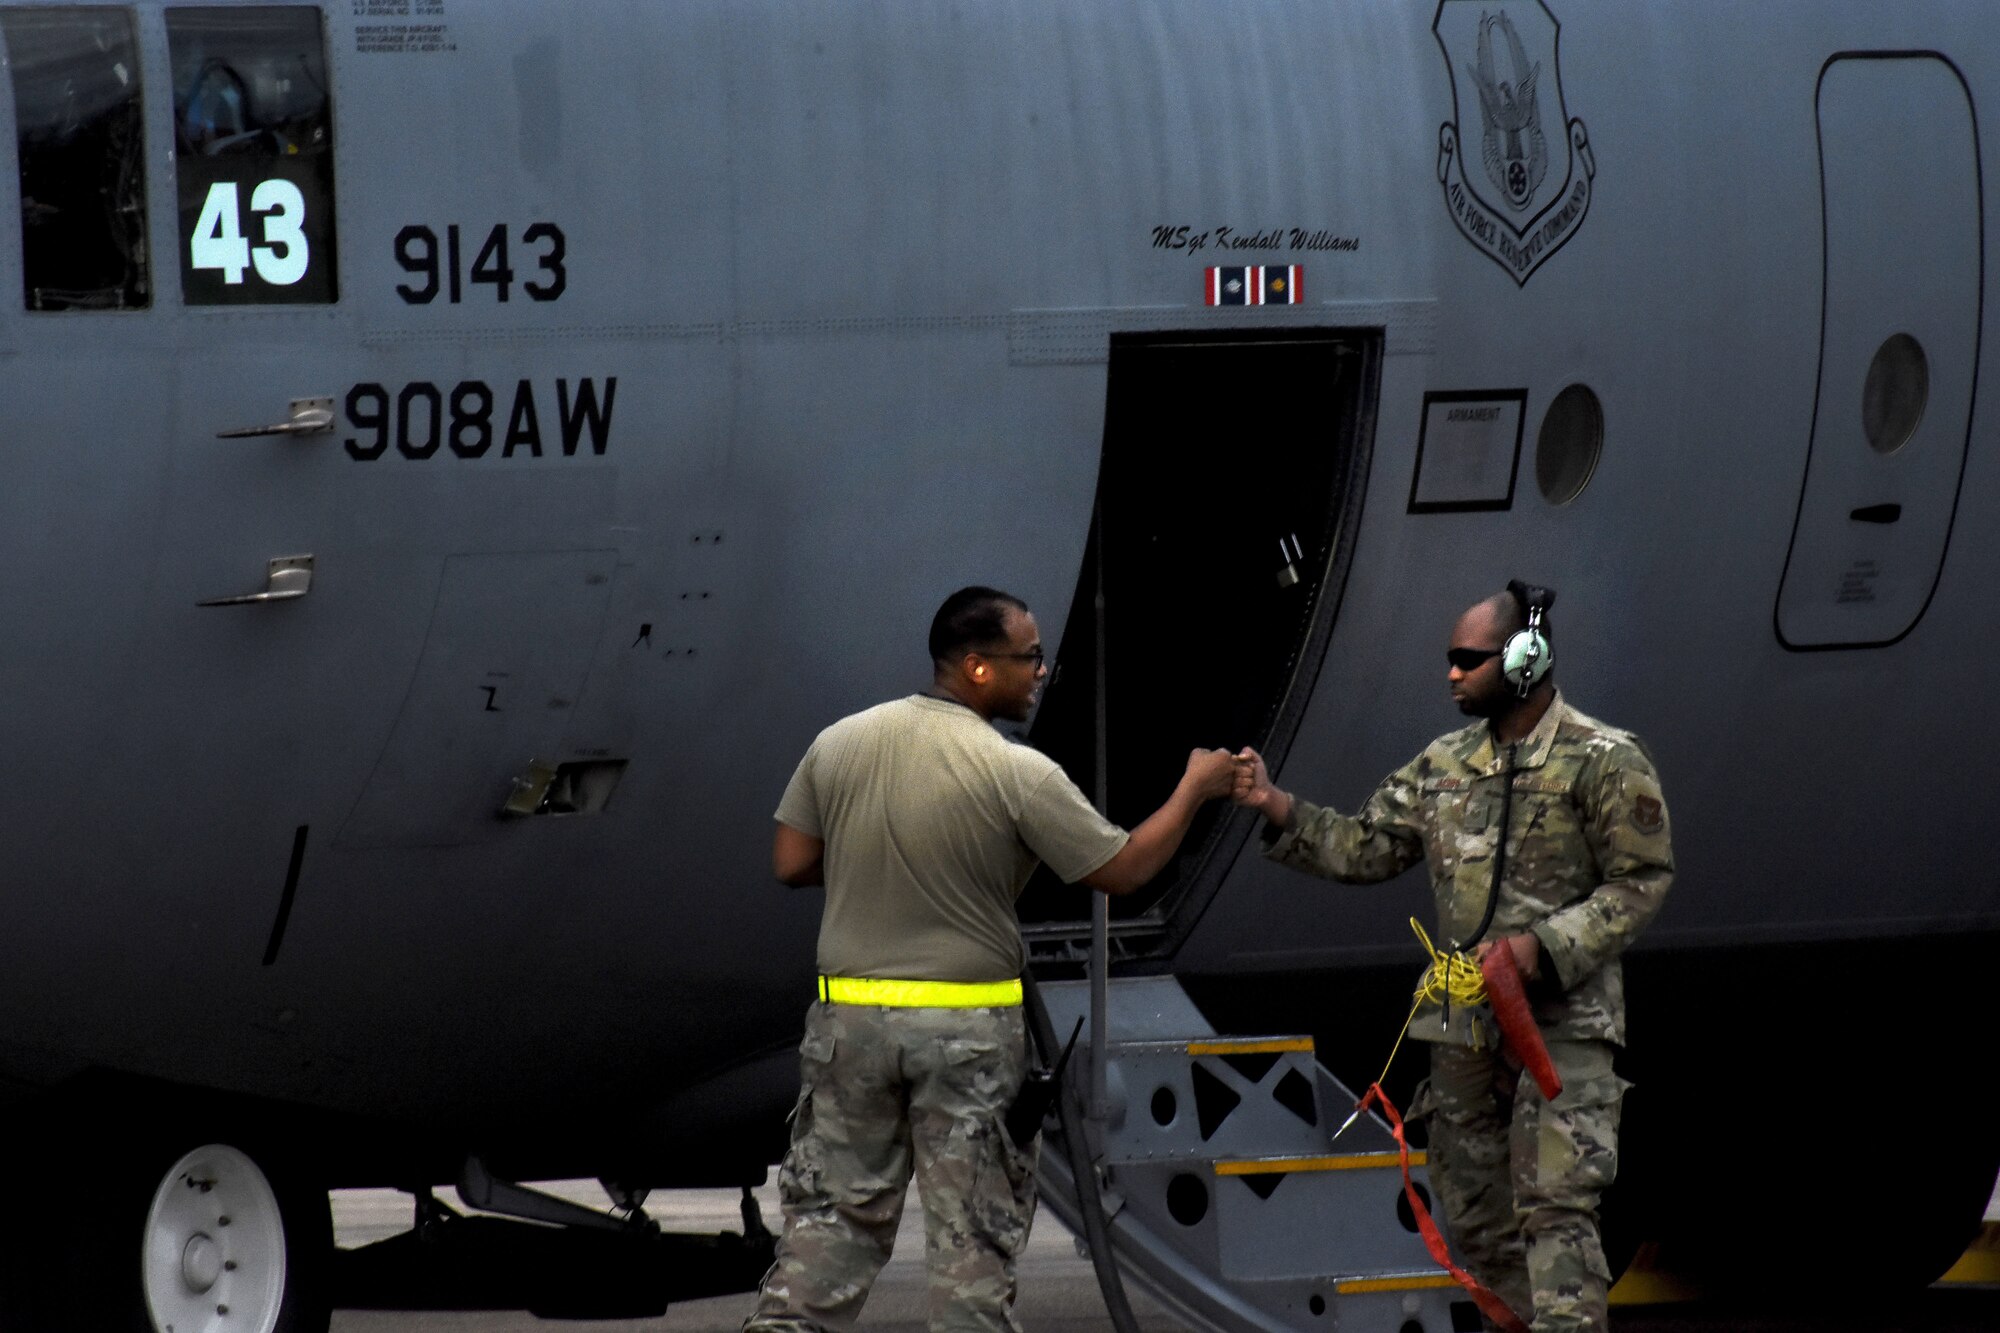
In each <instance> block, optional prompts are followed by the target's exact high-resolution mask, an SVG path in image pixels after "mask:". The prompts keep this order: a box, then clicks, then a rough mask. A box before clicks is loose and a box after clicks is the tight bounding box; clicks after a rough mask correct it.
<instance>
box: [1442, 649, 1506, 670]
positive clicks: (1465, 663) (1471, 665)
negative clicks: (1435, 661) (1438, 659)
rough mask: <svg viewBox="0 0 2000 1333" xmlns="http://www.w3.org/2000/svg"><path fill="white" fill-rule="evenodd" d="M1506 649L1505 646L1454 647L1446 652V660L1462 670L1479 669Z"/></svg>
mask: <svg viewBox="0 0 2000 1333" xmlns="http://www.w3.org/2000/svg"><path fill="white" fill-rule="evenodd" d="M1506 651H1507V650H1506V649H1504V648H1453V649H1450V650H1448V651H1447V652H1446V653H1445V655H1444V660H1445V661H1447V662H1449V663H1451V664H1452V665H1453V666H1455V667H1457V668H1458V669H1459V670H1460V671H1477V670H1479V668H1481V667H1483V666H1485V665H1486V664H1487V662H1489V661H1491V660H1492V659H1493V658H1496V657H1498V656H1500V654H1501V653H1503V652H1506Z"/></svg>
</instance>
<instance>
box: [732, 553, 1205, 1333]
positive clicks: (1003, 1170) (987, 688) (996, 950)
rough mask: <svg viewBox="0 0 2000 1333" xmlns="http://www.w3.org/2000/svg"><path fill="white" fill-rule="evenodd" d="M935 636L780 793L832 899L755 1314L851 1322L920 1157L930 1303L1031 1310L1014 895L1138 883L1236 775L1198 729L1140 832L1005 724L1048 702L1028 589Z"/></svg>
mask: <svg viewBox="0 0 2000 1333" xmlns="http://www.w3.org/2000/svg"><path fill="white" fill-rule="evenodd" d="M930 650H931V660H932V665H933V668H934V672H935V674H934V677H933V682H932V689H931V690H930V691H929V692H928V693H926V694H920V695H912V696H910V697H909V698H906V699H897V700H892V701H891V702H889V703H885V704H879V705H877V706H876V707H874V708H870V709H867V710H865V711H863V712H860V713H856V714H854V715H853V716H851V717H845V718H842V719H841V720H840V721H838V722H836V723H834V724H833V725H832V726H830V727H828V728H827V729H826V730H825V731H823V732H821V733H820V735H819V737H818V739H816V740H815V741H814V742H813V744H812V748H811V749H809V750H808V751H807V752H806V756H805V758H804V759H803V760H801V761H800V763H799V766H798V770H797V771H796V772H795V773H794V774H793V775H792V781H791V783H790V785H789V786H787V787H786V789H785V795H784V799H783V800H782V801H781V802H780V803H779V805H778V810H777V821H778V823H777V828H776V830H775V832H774V834H773V837H772V846H771V867H772V869H773V871H775V872H776V874H777V876H778V878H779V879H780V880H782V881H783V882H785V883H786V884H790V885H793V886H799V887H802V886H805V885H809V884H821V883H824V884H825V886H826V903H825V908H824V911H823V912H822V914H821V917H820V934H819V971H820V982H819V1002H818V1003H816V1004H814V1005H813V1006H812V1007H811V1009H810V1010H809V1011H808V1013H807V1016H806V1035H805V1040H804V1042H803V1043H801V1045H800V1047H799V1064H800V1072H801V1077H800V1082H801V1084H802V1087H801V1089H800V1092H799V1100H798V1105H797V1107H796V1108H795V1109H794V1111H793V1121H792V1143H791V1148H790V1150H789V1151H788V1152H787V1153H786V1155H785V1161H784V1165H783V1166H782V1167H781V1168H780V1169H779V1173H778V1187H779V1195H780V1197H781V1199H782V1201H783V1204H784V1211H785V1229H784V1234H783V1235H782V1236H780V1237H779V1240H778V1247H777V1259H776V1262H775V1263H773V1264H772V1266H771V1271H770V1272H769V1273H767V1274H766V1275H765V1277H764V1284H763V1289H762V1290H761V1291H760V1292H759V1293H758V1298H757V1309H756V1311H755V1313H753V1314H752V1315H751V1316H750V1318H749V1320H748V1321H747V1322H746V1323H745V1324H744V1328H745V1329H746V1330H757V1331H758V1333H779V1331H780V1330H784V1331H786V1333H804V1331H805V1330H819V1329H828V1328H848V1327H852V1326H853V1324H854V1322H855V1320H856V1319H857V1318H859V1317H860V1314H861V1308H862V1305H863V1304H864V1303H865V1302H866V1301H867V1299H868V1290H869V1287H870V1286H871V1285H872V1284H873V1283H874V1281H875V1276H876V1274H877V1273H878V1272H880V1271H881V1268H882V1265H883V1263H885V1262H886V1261H887V1260H888V1258H889V1251H890V1247H891V1246H892V1245H893V1244H894V1242H895V1237H896V1225H897V1223H898V1222H899V1221H900V1220H901V1218H902V1212H903V1199H904V1195H905V1192H906V1191H907V1189H908V1187H909V1183H910V1178H911V1176H912V1174H914V1175H915V1177H916V1181H917V1191H918V1194H919V1195H920V1197H921V1198H922V1200H923V1208H924V1232H925V1253H926V1257H927V1260H928V1265H927V1266H928V1268H929V1271H930V1326H931V1327H932V1328H933V1329H944V1330H952V1331H953V1333H992V1331H995V1330H1003V1329H1007V1330H1018V1328H1019V1327H1020V1326H1019V1324H1017V1323H1016V1322H1015V1319H1014V1265H1015V1260H1016V1259H1017V1258H1018V1256H1019V1254H1020V1252H1021V1247H1022V1245H1023V1244H1025V1243H1026V1241H1027V1238H1028V1227H1029V1224H1030V1223H1031V1222H1032V1220H1033V1218H1034V1212H1035V1156H1036V1154H1035V1148H1034V1145H1033V1143H1032V1141H1031V1143H1030V1145H1029V1146H1028V1147H1026V1148H1023V1147H1021V1146H1020V1145H1018V1144H1016V1143H1015V1142H1014V1140H1013V1138H1012V1137H1011V1136H1010V1135H1009V1134H1008V1132H1007V1128H1006V1112H1007V1108H1008V1106H1009V1105H1010V1104H1011V1103H1012V1102H1013V1100H1014V1097H1015V1095H1016V1094H1017V1093H1018V1092H1019V1090H1020V1087H1021V1083H1022V1080H1023V1078H1024V1077H1025V1075H1026V1070H1027V1037H1026V1026H1025V1024H1024V1022H1023V1018H1022V1012H1021V993H1022V988H1021V969H1022V965H1023V962H1024V961H1025V960H1024V958H1023V950H1022V947H1021V927H1020V922H1019V920H1018V919H1017V918H1016V917H1015V914H1014V899H1015V897H1016V895H1018V894H1019V893H1020V891H1021V889H1022V887H1023V886H1024V885H1025V884H1026V883H1027V882H1028V876H1029V875H1030V874H1031V873H1032V872H1033V871H1034V869H1035V866H1036V865H1037V863H1045V864H1047V866H1048V867H1049V869H1050V870H1052V871H1053V872H1054V873H1055V874H1056V876H1057V877H1058V878H1060V879H1062V880H1063V881H1064V882H1065V883H1077V882H1081V883H1084V884H1088V885H1089V886H1090V887H1092V888H1094V889H1099V890H1102V891H1104V892H1106V893H1129V892H1131V891H1132V890H1133V889H1136V888H1138V887H1140V886H1141V885H1143V884H1145V883H1146V882H1147V881H1148V880H1150V879H1151V878H1152V877H1153V876H1154V875H1156V874H1158V873H1159V871H1160V869H1161V868H1162V867H1163V866H1165V865H1166V863H1167V861H1168V860H1169V859H1170V858H1171V857H1172V856H1173V854H1174V852H1175V850H1176V849H1177V848H1178V847H1179V846H1180V843H1181V839H1182V838H1183V837H1184V836H1185V835H1186V833H1187V830H1188V826H1189V825H1190V824H1191V823H1193V821H1194V817H1195V814H1196V813H1197V812H1198V811H1199V810H1200V808H1201V806H1202V805H1203V804H1204V803H1206V802H1207V801H1209V800H1212V799H1214V798H1216V797H1220V796H1225V795H1227V794H1228V793H1229V791H1230V787H1231V785H1232V783H1233V782H1234V780H1235V774H1236V763H1235V760H1234V758H1233V756H1231V755H1230V754H1229V753H1228V752H1227V751H1223V750H1212V751H1204V750H1197V751H1196V752H1195V753H1194V754H1192V755H1190V756H1189V757H1188V767H1187V772H1186V773H1185V774H1184V775H1183V776H1182V778H1181V781H1180V784H1179V785H1178V786H1177V787H1176V788H1175V789H1174V793H1173V795H1172V796H1170V797H1168V798H1167V802H1166V804H1165V805H1163V806H1161V807H1160V809H1159V810H1158V811H1156V812H1155V813H1154V814H1153V815H1152V816H1151V817H1150V818H1148V819H1147V820H1146V821H1145V822H1144V823H1143V824H1141V825H1140V826H1139V827H1138V828H1137V829H1135V830H1133V831H1132V832H1131V833H1129V834H1128V833H1126V832H1125V830H1123V829H1121V828H1119V827H1118V826H1117V825H1115V824H1112V823H1110V822H1109V821H1107V820H1106V819H1105V818H1104V817H1103V816H1102V815H1100V814H1099V813H1098V812H1097V811H1095V810H1093V809H1092V808H1091V806H1090V802H1089V801H1087V800H1085V799H1084V796H1083V793H1082V792H1080V791H1078V790H1077V788H1076V784H1075V783H1073V782H1071V781H1070V780H1069V778H1068V776H1067V775H1066V774H1064V772H1063V771H1062V769H1061V767H1060V766H1058V765H1057V764H1056V762H1055V761H1054V760H1053V759H1050V758H1049V757H1048V756H1047V755H1044V754H1041V753H1039V752H1038V751H1035V750H1032V749H1030V748H1029V747H1027V746H1025V745H1017V744H1015V743H1013V742H1011V741H1009V740H1007V739H1006V738H1005V737H1003V736H1001V734H1000V733H999V732H998V731H996V730H994V728H993V726H992V722H993V720H994V719H995V718H998V717H1004V718H1008V719H1011V720H1013V721H1017V722H1025V721H1026V720H1027V718H1028V714H1029V712H1030V711H1031V710H1032V708H1033V706H1034V703H1035V698H1036V695H1037V694H1038V692H1039V690H1040V686H1041V682H1042V681H1043V680H1045V679H1046V678H1047V676H1048V670H1047V668H1046V667H1045V666H1044V665H1043V663H1042V644H1041V634H1040V631H1039V630H1038V629H1037V628H1036V625H1035V618H1034V617H1033V616H1032V615H1030V614H1028V608H1027V607H1026V606H1025V605H1024V604H1022V602H1021V601H1020V600H1019V599H1018V598H1014V597H1009V596H1008V595H1007V594H1005V593H1002V592H997V591H995V590H994V589H991V588H964V589H961V590H960V591H958V592H956V593H953V594H952V595H951V596H950V597H949V598H947V599H946V600H945V603H944V605H943V606H942V607H940V608H939V609H938V613H937V618H936V620H935V621H934V622H933V623H932V626H931V635H930Z"/></svg>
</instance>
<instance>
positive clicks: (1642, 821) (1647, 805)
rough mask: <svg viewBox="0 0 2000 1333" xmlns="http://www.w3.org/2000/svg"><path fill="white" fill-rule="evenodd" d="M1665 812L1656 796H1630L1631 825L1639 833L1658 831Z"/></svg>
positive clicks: (1663, 820)
mask: <svg viewBox="0 0 2000 1333" xmlns="http://www.w3.org/2000/svg"><path fill="white" fill-rule="evenodd" d="M1664 814H1665V812H1664V811H1663V810H1662V809H1661V807H1660V798H1659V797H1657V796H1635V797H1633V798H1632V827H1633V828H1636V829H1638V830H1639V832H1641V833H1658V832H1659V831H1660V827H1661V825H1662V824H1663V823H1664V822H1665V818H1664Z"/></svg>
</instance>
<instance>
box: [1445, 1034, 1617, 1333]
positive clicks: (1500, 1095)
mask: <svg viewBox="0 0 2000 1333" xmlns="http://www.w3.org/2000/svg"><path fill="white" fill-rule="evenodd" d="M1548 1047H1549V1056H1550V1058H1551V1059H1552V1060H1553V1061H1554V1062H1555V1067H1556V1072H1557V1073H1558V1074H1560V1075H1561V1077H1562V1081H1563V1089H1562V1092H1561V1093H1559V1094H1558V1095H1557V1096H1556V1099H1555V1100H1554V1101H1553V1102H1550V1101H1548V1100H1546V1099H1544V1098H1543V1096H1542V1093H1541V1089H1540V1088H1538V1087H1537V1086H1536V1085H1535V1081H1534V1079H1532V1078H1530V1077H1527V1076H1525V1075H1523V1074H1522V1073H1521V1072H1520V1071H1519V1070H1518V1069H1514V1068H1511V1067H1510V1062H1509V1061H1507V1060H1506V1059H1505V1058H1504V1057H1503V1056H1502V1055H1501V1054H1500V1053H1499V1052H1497V1051H1492V1050H1473V1049H1472V1048H1470V1047H1466V1046H1459V1045H1453V1044H1451V1043H1447V1042H1437V1043H1434V1044H1433V1045H1432V1046H1431V1076H1430V1079H1429V1080H1428V1082H1427V1083H1426V1084H1425V1086H1424V1087H1423V1089H1422V1090H1421V1091H1419V1093H1418V1094H1417V1096H1416V1098H1415V1099H1414V1102H1413V1104H1412V1106H1411V1113H1412V1116H1413V1117H1421V1118H1423V1119H1424V1120H1425V1121H1427V1123H1428V1124H1429V1126H1430V1178H1431V1184H1432V1186H1433V1187H1435V1188H1436V1190H1437V1192H1438V1199H1439V1202H1440V1203H1442V1204H1443V1207H1444V1216H1445V1224H1446V1226H1447V1228H1448V1229H1449V1231H1450V1233H1451V1238H1452V1244H1453V1246H1454V1248H1456V1249H1457V1250H1458V1252H1459V1254H1460V1256H1461V1257H1462V1259H1463V1260H1464V1263H1465V1267H1466V1268H1467V1269H1468V1270H1469V1271H1470V1272H1471V1273H1472V1275H1473V1276H1474V1277H1476V1278H1478V1279H1479V1280H1480V1281H1481V1282H1483V1283H1485V1284H1486V1285H1487V1286H1488V1287H1490V1288H1492V1289H1493V1291H1494V1292H1495V1294H1497V1295H1498V1296H1499V1297H1500V1298H1501V1299H1502V1300H1504V1301H1506V1302H1507V1304H1508V1306H1509V1307H1511V1308H1512V1309H1513V1310H1514V1311H1515V1312H1516V1313H1517V1314H1520V1315H1522V1316H1523V1317H1524V1318H1525V1317H1527V1315H1528V1314H1529V1313H1530V1312H1531V1311H1532V1313H1533V1318H1532V1320H1530V1321H1529V1322H1530V1323H1531V1325H1532V1326H1533V1328H1534V1329H1535V1333H1570V1331H1571V1330H1579V1329H1589V1330H1593V1331H1594V1333H1603V1330H1604V1329H1605V1328H1606V1327H1607V1326H1608V1321H1609V1315H1608V1313H1607V1312H1606V1309H1605V1295H1606V1292H1607V1291H1608V1290H1609V1288H1610V1285H1611V1271H1610V1268H1609V1266H1608V1265H1607V1264H1606V1263H1605V1259H1604V1246H1603V1244H1602V1243H1601V1242H1600V1240H1599V1238H1598V1233H1597V1204H1598V1198H1599V1196H1600V1195H1601V1194H1602V1193H1603V1191H1604V1189H1605V1187H1606V1186H1608V1185H1610V1184H1611V1182H1612V1180H1613V1179H1614V1178H1615V1177H1616V1176H1617V1174H1618V1112H1619V1105H1620V1102H1621V1100H1622V1098H1623V1097H1624V1094H1625V1089H1626V1087H1627V1086H1629V1085H1628V1084H1626V1082H1625V1081H1624V1080H1623V1079H1621V1078H1619V1077H1618V1076H1617V1075H1616V1074H1615V1073H1613V1072H1612V1068H1611V1056H1612V1046H1611V1043H1609V1042H1603V1041H1551V1042H1549V1043H1548Z"/></svg>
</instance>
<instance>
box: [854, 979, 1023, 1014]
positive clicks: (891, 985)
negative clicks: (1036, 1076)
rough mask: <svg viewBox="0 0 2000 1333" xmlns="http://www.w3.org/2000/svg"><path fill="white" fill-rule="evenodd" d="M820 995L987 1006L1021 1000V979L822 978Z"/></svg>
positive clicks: (923, 1005) (912, 1004)
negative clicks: (914, 979)
mask: <svg viewBox="0 0 2000 1333" xmlns="http://www.w3.org/2000/svg"><path fill="white" fill-rule="evenodd" d="M819 998H820V999H822V1000H826V1001H829V1002H831V1003H833V1004H881V1005H889V1006H892V1007H895V1008H899V1009H985V1008H993V1007H999V1006H1003V1005H1010V1004H1019V1003H1020V1002H1021V979H1020V978H1019V977H1014V978H1012V979H1010V980H1007V981H896V980H892V979H889V978H886V977H821V978H820V979H819Z"/></svg>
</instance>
